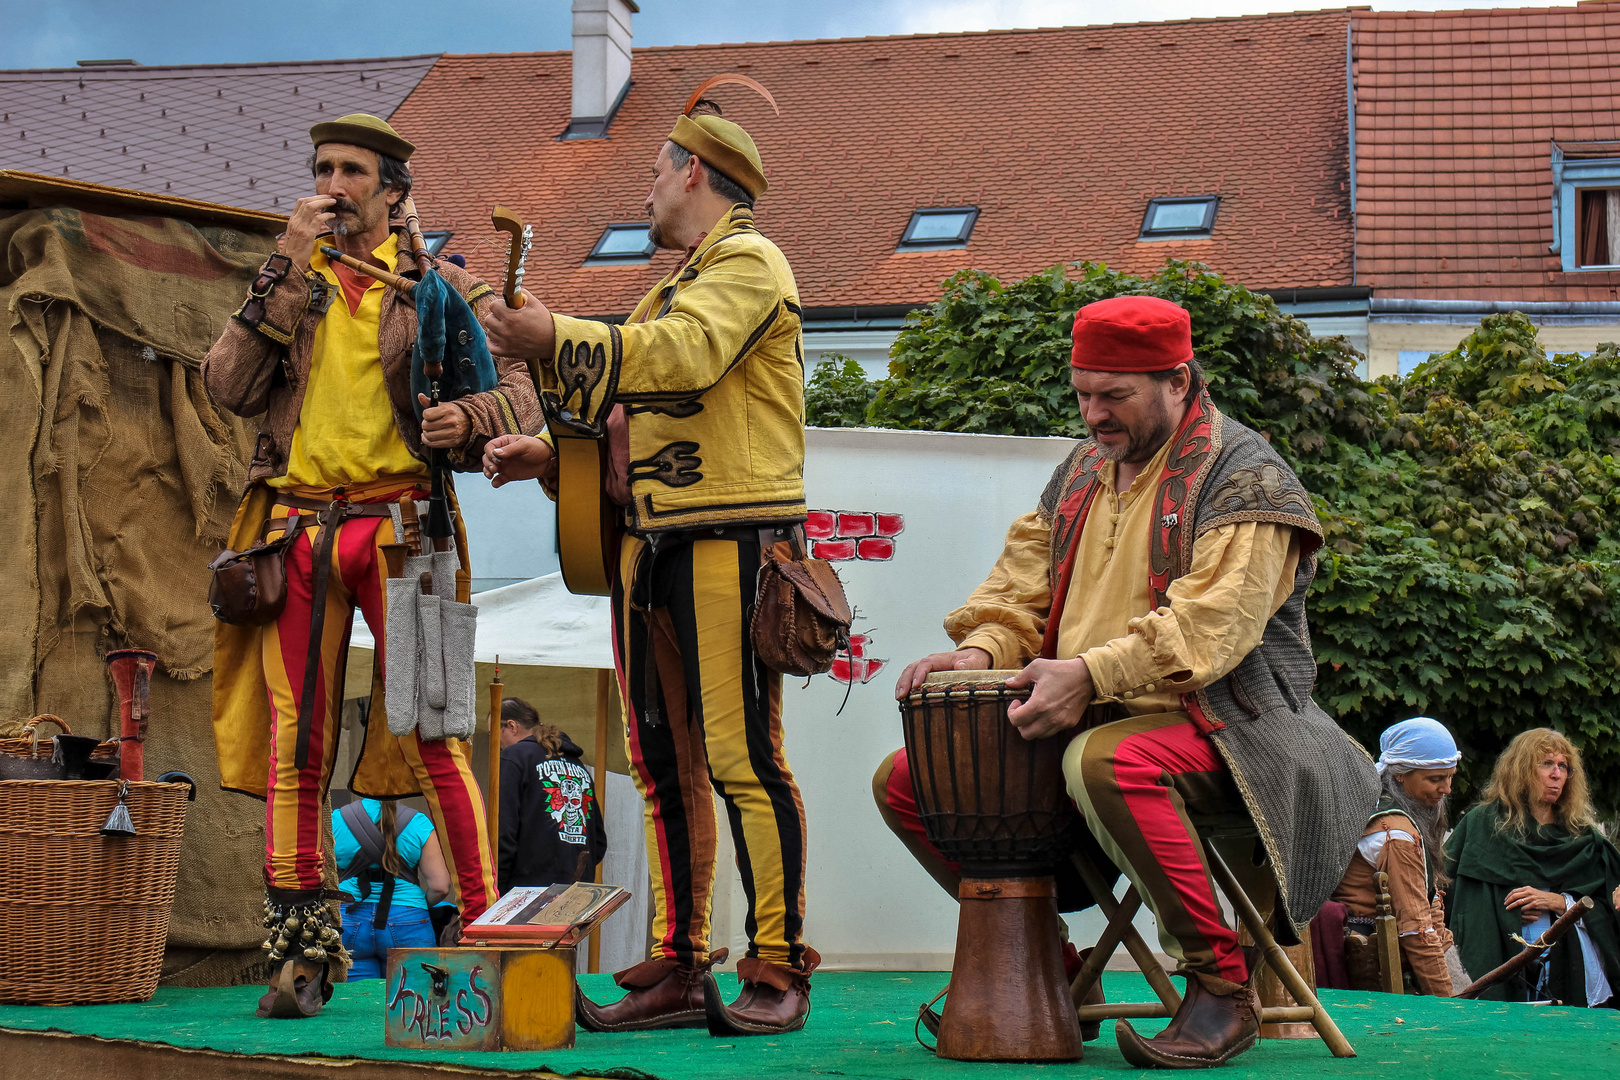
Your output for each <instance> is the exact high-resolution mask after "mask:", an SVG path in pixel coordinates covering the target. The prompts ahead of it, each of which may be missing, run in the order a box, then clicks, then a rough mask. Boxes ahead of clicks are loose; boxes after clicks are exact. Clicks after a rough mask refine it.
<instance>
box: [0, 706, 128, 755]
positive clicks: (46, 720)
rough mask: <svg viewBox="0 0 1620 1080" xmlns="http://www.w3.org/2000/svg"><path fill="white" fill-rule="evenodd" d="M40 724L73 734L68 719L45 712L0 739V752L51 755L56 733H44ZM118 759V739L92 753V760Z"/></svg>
mask: <svg viewBox="0 0 1620 1080" xmlns="http://www.w3.org/2000/svg"><path fill="white" fill-rule="evenodd" d="M40 724H54V725H55V726H56V727H59V728H61V729H62V731H61V733H62V734H63V735H71V734H73V729H72V728H70V727H68V726H67V721H65V720H63V719H62V718H61V717H60V716H52V715H51V714H50V713H43V714H41V715H39V716H36V717H34V718H33V719H32V720H30V721H28V722H27V723H26V724H24V725H23V728H22V732H21V733H20V734H17V735H13V736H9V737H7V738H3V739H0V754H10V755H11V756H12V757H26V758H37V757H41V756H43V757H50V756H51V738H52V736H53V735H55V734H56V733H55V732H52V733H50V734H42V733H41V732H40V730H39V725H40ZM117 759H118V740H117V739H108V740H107V741H106V742H104V743H102V744H101V745H100V746H98V747H96V752H95V753H93V754H91V755H90V760H91V761H116V760H117Z"/></svg>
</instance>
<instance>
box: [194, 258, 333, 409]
mask: <svg viewBox="0 0 1620 1080" xmlns="http://www.w3.org/2000/svg"><path fill="white" fill-rule="evenodd" d="M309 296H310V290H309V283H308V282H306V281H305V280H304V277H303V275H302V274H300V273H299V272H298V271H297V270H296V269H295V268H294V267H293V266H292V264H291V263H290V262H289V261H288V259H287V258H286V256H284V255H272V256H270V258H269V259H267V260H265V263H264V265H263V266H262V267H260V269H259V273H258V275H257V277H255V279H254V282H253V284H252V286H250V287H249V292H248V297H247V299H246V300H245V301H244V302H243V304H242V306H241V307H240V308H238V309H237V310H236V313H235V314H234V315H232V316H231V318H230V319H229V320H228V321H227V322H226V324H225V332H224V333H223V334H221V335H220V336H219V340H218V341H216V342H214V345H213V347H212V348H211V349H209V350H208V355H207V356H205V357H203V362H202V372H203V385H204V386H206V387H207V389H208V394H209V396H210V397H211V398H213V400H214V402H215V403H216V404H217V405H219V406H220V407H221V408H224V409H227V410H229V411H230V412H233V413H235V414H236V415H238V416H257V415H258V414H259V413H262V412H264V410H265V409H266V407H267V406H268V404H269V400H270V388H271V386H272V385H274V382H275V374H276V370H277V369H278V367H279V366H280V365H281V362H282V360H283V358H284V357H285V356H286V354H287V348H288V346H290V345H291V344H292V340H293V334H294V333H296V332H297V330H298V325H299V323H301V322H302V321H303V318H304V313H305V311H307V310H308V308H309Z"/></svg>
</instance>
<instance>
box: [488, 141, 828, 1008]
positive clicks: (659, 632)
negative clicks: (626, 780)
mask: <svg viewBox="0 0 1620 1080" xmlns="http://www.w3.org/2000/svg"><path fill="white" fill-rule="evenodd" d="M715 111H717V110H715ZM653 171H654V178H653V185H652V191H651V192H650V193H649V194H648V196H647V212H648V217H649V219H650V222H651V225H650V227H649V229H648V233H649V235H650V236H651V238H652V239H653V241H654V243H656V244H657V245H658V246H659V247H661V248H664V249H666V250H674V251H682V252H684V253H685V257H684V258H683V259H682V260H681V263H680V265H679V266H678V267H676V268H675V269H674V270H672V271H671V272H670V273H669V274H668V276H666V277H665V278H664V279H663V280H662V281H660V282H659V283H658V285H656V286H655V287H654V288H653V290H652V291H651V292H649V293H648V294H647V295H646V296H645V297H644V298H643V299H642V301H641V303H640V304H638V305H637V307H636V309H635V311H634V312H633V313H632V314H631V316H630V318H629V319H628V320H627V321H626V323H625V325H623V326H622V327H621V326H612V325H609V324H606V323H600V322H591V321H586V320H582V319H573V318H569V317H568V316H565V315H554V314H552V313H551V312H550V311H548V310H547V309H546V308H545V306H544V305H542V304H541V303H539V302H538V301H531V302H529V303H527V304H525V305H524V306H523V307H521V308H519V309H515V310H511V311H504V312H501V313H500V314H499V315H497V316H495V317H494V318H492V319H491V320H490V324H489V332H490V345H491V347H492V348H494V349H496V350H497V351H499V352H503V353H506V354H508V355H513V356H522V357H525V358H528V359H530V360H531V361H532V362H533V363H532V366H531V370H533V371H534V372H535V373H536V376H537V381H538V383H539V386H540V390H541V400H542V404H543V405H544V406H545V408H546V414H547V420H548V424H549V425H550V427H551V428H552V430H553V431H555V430H556V429H558V428H559V427H566V428H569V429H572V430H573V431H574V432H577V433H579V434H585V435H594V436H603V435H605V437H607V438H608V440H609V444H610V446H611V448H612V451H613V452H612V455H611V456H612V458H613V460H614V462H615V465H616V467H615V468H614V469H612V470H610V472H611V474H612V475H610V476H609V477H608V479H607V490H608V493H609V495H610V496H612V497H614V499H615V502H617V503H619V504H621V505H622V506H623V516H624V526H625V528H626V530H627V532H626V536H625V537H624V540H623V543H622V545H621V548H620V551H619V557H618V565H617V568H616V571H617V572H616V580H615V582H614V584H613V601H614V608H613V610H614V636H615V640H614V646H615V653H614V655H615V657H616V658H617V662H618V675H619V681H620V688H621V690H622V692H623V695H624V699H625V700H626V701H627V702H628V703H629V717H628V723H627V725H626V726H627V742H628V747H629V755H630V762H631V764H632V766H633V771H634V776H635V779H636V784H637V787H638V789H639V790H640V792H641V795H642V798H643V799H644V800H645V807H646V810H645V820H646V835H647V847H648V855H649V858H648V862H649V865H650V866H651V868H652V884H653V894H654V897H653V898H654V904H653V937H654V938H655V940H656V945H655V946H654V949H653V958H652V959H651V960H649V961H648V962H647V963H644V964H638V965H637V966H635V967H633V968H630V969H628V970H626V971H621V972H619V973H618V975H617V980H618V983H619V985H620V986H622V987H625V988H626V989H627V990H628V991H629V993H628V994H627V995H626V996H625V997H624V998H623V999H622V1000H621V1001H619V1002H616V1003H614V1004H612V1005H608V1006H599V1005H596V1004H595V1003H593V1002H588V1001H586V1002H582V1003H581V1013H580V1019H581V1022H582V1023H584V1024H585V1026H586V1027H588V1028H591V1029H593V1030H598V1031H635V1030H644V1029H648V1028H658V1027H686V1026H702V1025H703V1024H704V1022H705V1019H706V1018H707V1022H708V1025H709V1028H710V1030H711V1032H714V1033H716V1034H728V1035H730V1034H773V1033H779V1032H784V1031H794V1030H797V1029H798V1028H800V1027H802V1026H803V1024H804V1018H805V1016H806V1014H808V1012H809V1010H810V1001H809V989H810V985H809V982H810V972H811V971H812V970H813V969H814V968H815V965H816V963H817V962H818V961H819V959H820V958H819V957H818V956H817V955H816V953H815V950H813V949H810V948H808V947H806V946H805V944H804V943H803V941H802V940H801V933H802V928H803V922H804V859H805V816H804V804H803V801H802V800H801V799H800V797H799V790H798V787H797V785H796V784H795V783H794V780H793V774H792V772H791V771H790V770H789V768H788V764H787V759H786V758H785V756H784V755H783V753H782V727H781V708H782V679H781V676H780V675H779V674H777V673H775V672H773V671H770V670H768V669H766V668H765V667H764V666H763V665H762V664H761V663H760V661H759V659H758V657H757V656H756V654H755V652H754V648H753V645H752V643H751V642H750V640H749V629H748V624H747V621H746V617H747V613H748V611H749V610H750V608H751V607H752V605H753V602H754V594H755V586H756V575H757V573H758V570H759V566H760V552H761V543H762V541H763V542H766V543H774V542H775V541H776V539H778V538H783V539H785V538H787V537H788V536H789V533H790V530H791V527H792V526H793V525H794V524H796V523H798V522H801V521H803V520H804V518H805V504H804V483H803V477H804V363H803V350H802V344H801V336H800V314H801V313H800V308H799V300H798V290H797V287H796V286H795V285H794V282H793V274H792V271H791V270H790V269H789V268H788V264H787V260H786V259H785V258H784V257H783V255H782V252H781V251H780V250H779V249H778V248H777V247H776V245H775V244H772V243H771V242H770V241H769V240H767V239H765V238H764V237H763V236H761V235H760V234H759V232H758V230H757V229H756V228H755V227H754V216H753V212H752V206H753V202H754V200H755V199H756V198H758V197H759V196H760V195H761V194H763V193H764V191H765V187H766V182H765V172H764V167H763V165H762V164H761V162H760V157H759V152H758V150H757V149H756V148H755V146H754V142H753V140H752V139H751V138H750V137H749V136H748V134H747V132H745V131H744V130H743V129H742V128H741V127H739V126H737V125H736V124H734V123H731V122H730V121H728V120H725V119H722V118H721V117H719V116H718V115H707V114H706V115H701V116H696V117H694V116H690V115H686V116H681V117H680V118H679V119H677V120H676V122H675V127H674V129H673V130H672V131H671V133H670V136H669V141H668V142H666V143H665V144H664V145H663V147H662V149H660V150H659V153H658V157H657V160H656V162H655V163H654V166H653ZM484 471H485V473H486V474H487V475H489V476H490V477H491V478H493V479H494V481H495V483H496V484H497V485H500V484H502V483H505V482H508V481H511V480H520V479H534V478H540V479H541V480H542V482H543V483H545V484H546V485H547V488H548V490H552V489H553V487H554V485H555V483H556V476H557V469H556V460H555V457H554V455H553V453H552V449H551V447H550V446H549V445H548V444H547V443H546V442H544V441H542V440H538V439H531V438H526V437H522V436H513V437H508V438H500V439H492V440H491V441H490V443H489V446H488V449H487V450H486V452H485V455H484ZM762 527H764V530H763V532H762ZM711 782H712V784H713V787H714V790H716V791H718V792H719V793H720V796H721V798H722V799H724V800H725V803H726V808H727V812H728V813H727V816H728V818H729V819H730V823H731V833H732V839H733V841H734V843H735V845H736V848H737V863H738V866H739V867H740V868H741V871H742V875H743V887H744V889H745V891H746V892H747V894H748V898H749V915H748V927H749V930H750V936H751V941H750V943H749V949H748V957H747V958H746V959H744V960H742V961H740V962H739V963H738V965H737V973H738V976H739V977H740V978H741V979H742V982H743V990H742V994H741V996H740V997H738V999H737V1000H736V1001H735V1002H734V1003H732V1004H731V1005H730V1006H727V1005H725V1003H724V1002H723V1000H722V999H721V998H720V995H719V988H718V985H717V984H716V983H715V981H714V978H713V976H712V975H711V974H710V973H709V969H710V968H711V967H712V966H713V965H714V964H715V963H718V962H720V961H721V960H722V959H723V958H724V955H725V953H724V950H720V951H718V952H714V953H711V952H710V950H709V910H710V900H711V895H712V891H713V884H714V865H715V832H716V830H715V820H714V810H713V806H714V802H713V797H712V796H711V795H710V793H709V790H710V783H711Z"/></svg>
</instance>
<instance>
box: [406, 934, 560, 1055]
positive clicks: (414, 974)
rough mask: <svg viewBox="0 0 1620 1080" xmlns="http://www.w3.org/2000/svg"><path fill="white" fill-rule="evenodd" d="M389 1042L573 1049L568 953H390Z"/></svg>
mask: <svg viewBox="0 0 1620 1080" xmlns="http://www.w3.org/2000/svg"><path fill="white" fill-rule="evenodd" d="M386 985H387V988H388V989H387V999H386V1000H387V1002H388V1017H387V1020H386V1026H385V1037H384V1042H386V1043H387V1044H388V1045H389V1046H401V1047H410V1048H412V1049H417V1050H422V1049H429V1050H560V1049H567V1048H568V1047H571V1046H573V1045H574V950H573V949H572V948H569V947H567V946H562V947H558V948H551V949H544V948H534V947H532V946H529V947H501V946H488V947H472V948H468V947H465V946H464V947H462V948H459V949H390V950H389V952H388V981H387V984H386Z"/></svg>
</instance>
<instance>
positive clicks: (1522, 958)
mask: <svg viewBox="0 0 1620 1080" xmlns="http://www.w3.org/2000/svg"><path fill="white" fill-rule="evenodd" d="M1596 906H1597V905H1596V904H1594V903H1592V898H1591V897H1590V896H1583V897H1581V898H1580V899H1579V900H1577V901H1575V902H1574V903H1573V904H1571V905H1570V906H1569V907H1567V908H1565V909H1564V913H1563V914H1562V915H1560V916H1558V921H1557V922H1555V923H1553V924H1552V925H1551V926H1549V927H1548V928H1547V932H1546V933H1545V934H1542V935H1541V936H1540V937H1539V938H1537V939H1536V940H1535V941H1533V942H1531V943H1530V944H1528V945H1526V946H1525V947H1524V950H1523V951H1522V952H1520V953H1519V955H1517V956H1515V957H1513V958H1512V959H1511V960H1509V961H1508V962H1507V963H1505V964H1503V965H1502V966H1501V967H1499V968H1497V969H1496V970H1494V971H1491V972H1487V973H1486V974H1484V975H1481V976H1480V977H1479V978H1477V979H1475V980H1474V981H1473V982H1471V983H1469V984H1468V985H1467V986H1466V987H1465V988H1464V989H1463V991H1462V993H1460V994H1458V995H1456V996H1457V997H1459V998H1467V999H1470V1000H1471V999H1473V998H1477V997H1479V995H1480V994H1482V993H1484V992H1485V991H1487V990H1489V989H1490V988H1491V987H1493V986H1496V985H1497V984H1498V983H1504V982H1507V981H1508V980H1509V979H1511V978H1512V977H1513V976H1514V975H1517V974H1518V973H1519V972H1520V971H1521V970H1523V969H1524V968H1525V967H1527V966H1529V964H1530V963H1531V962H1532V961H1534V960H1539V959H1541V957H1543V956H1545V955H1546V953H1547V950H1548V949H1550V948H1552V947H1553V946H1554V945H1556V944H1558V939H1559V938H1561V937H1563V936H1564V935H1565V934H1567V933H1569V931H1570V929H1571V928H1572V927H1574V925H1575V924H1576V922H1578V921H1579V920H1580V919H1581V918H1582V917H1583V916H1584V915H1585V914H1586V913H1587V912H1588V911H1591V910H1592V909H1593V908H1594V907H1596Z"/></svg>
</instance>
